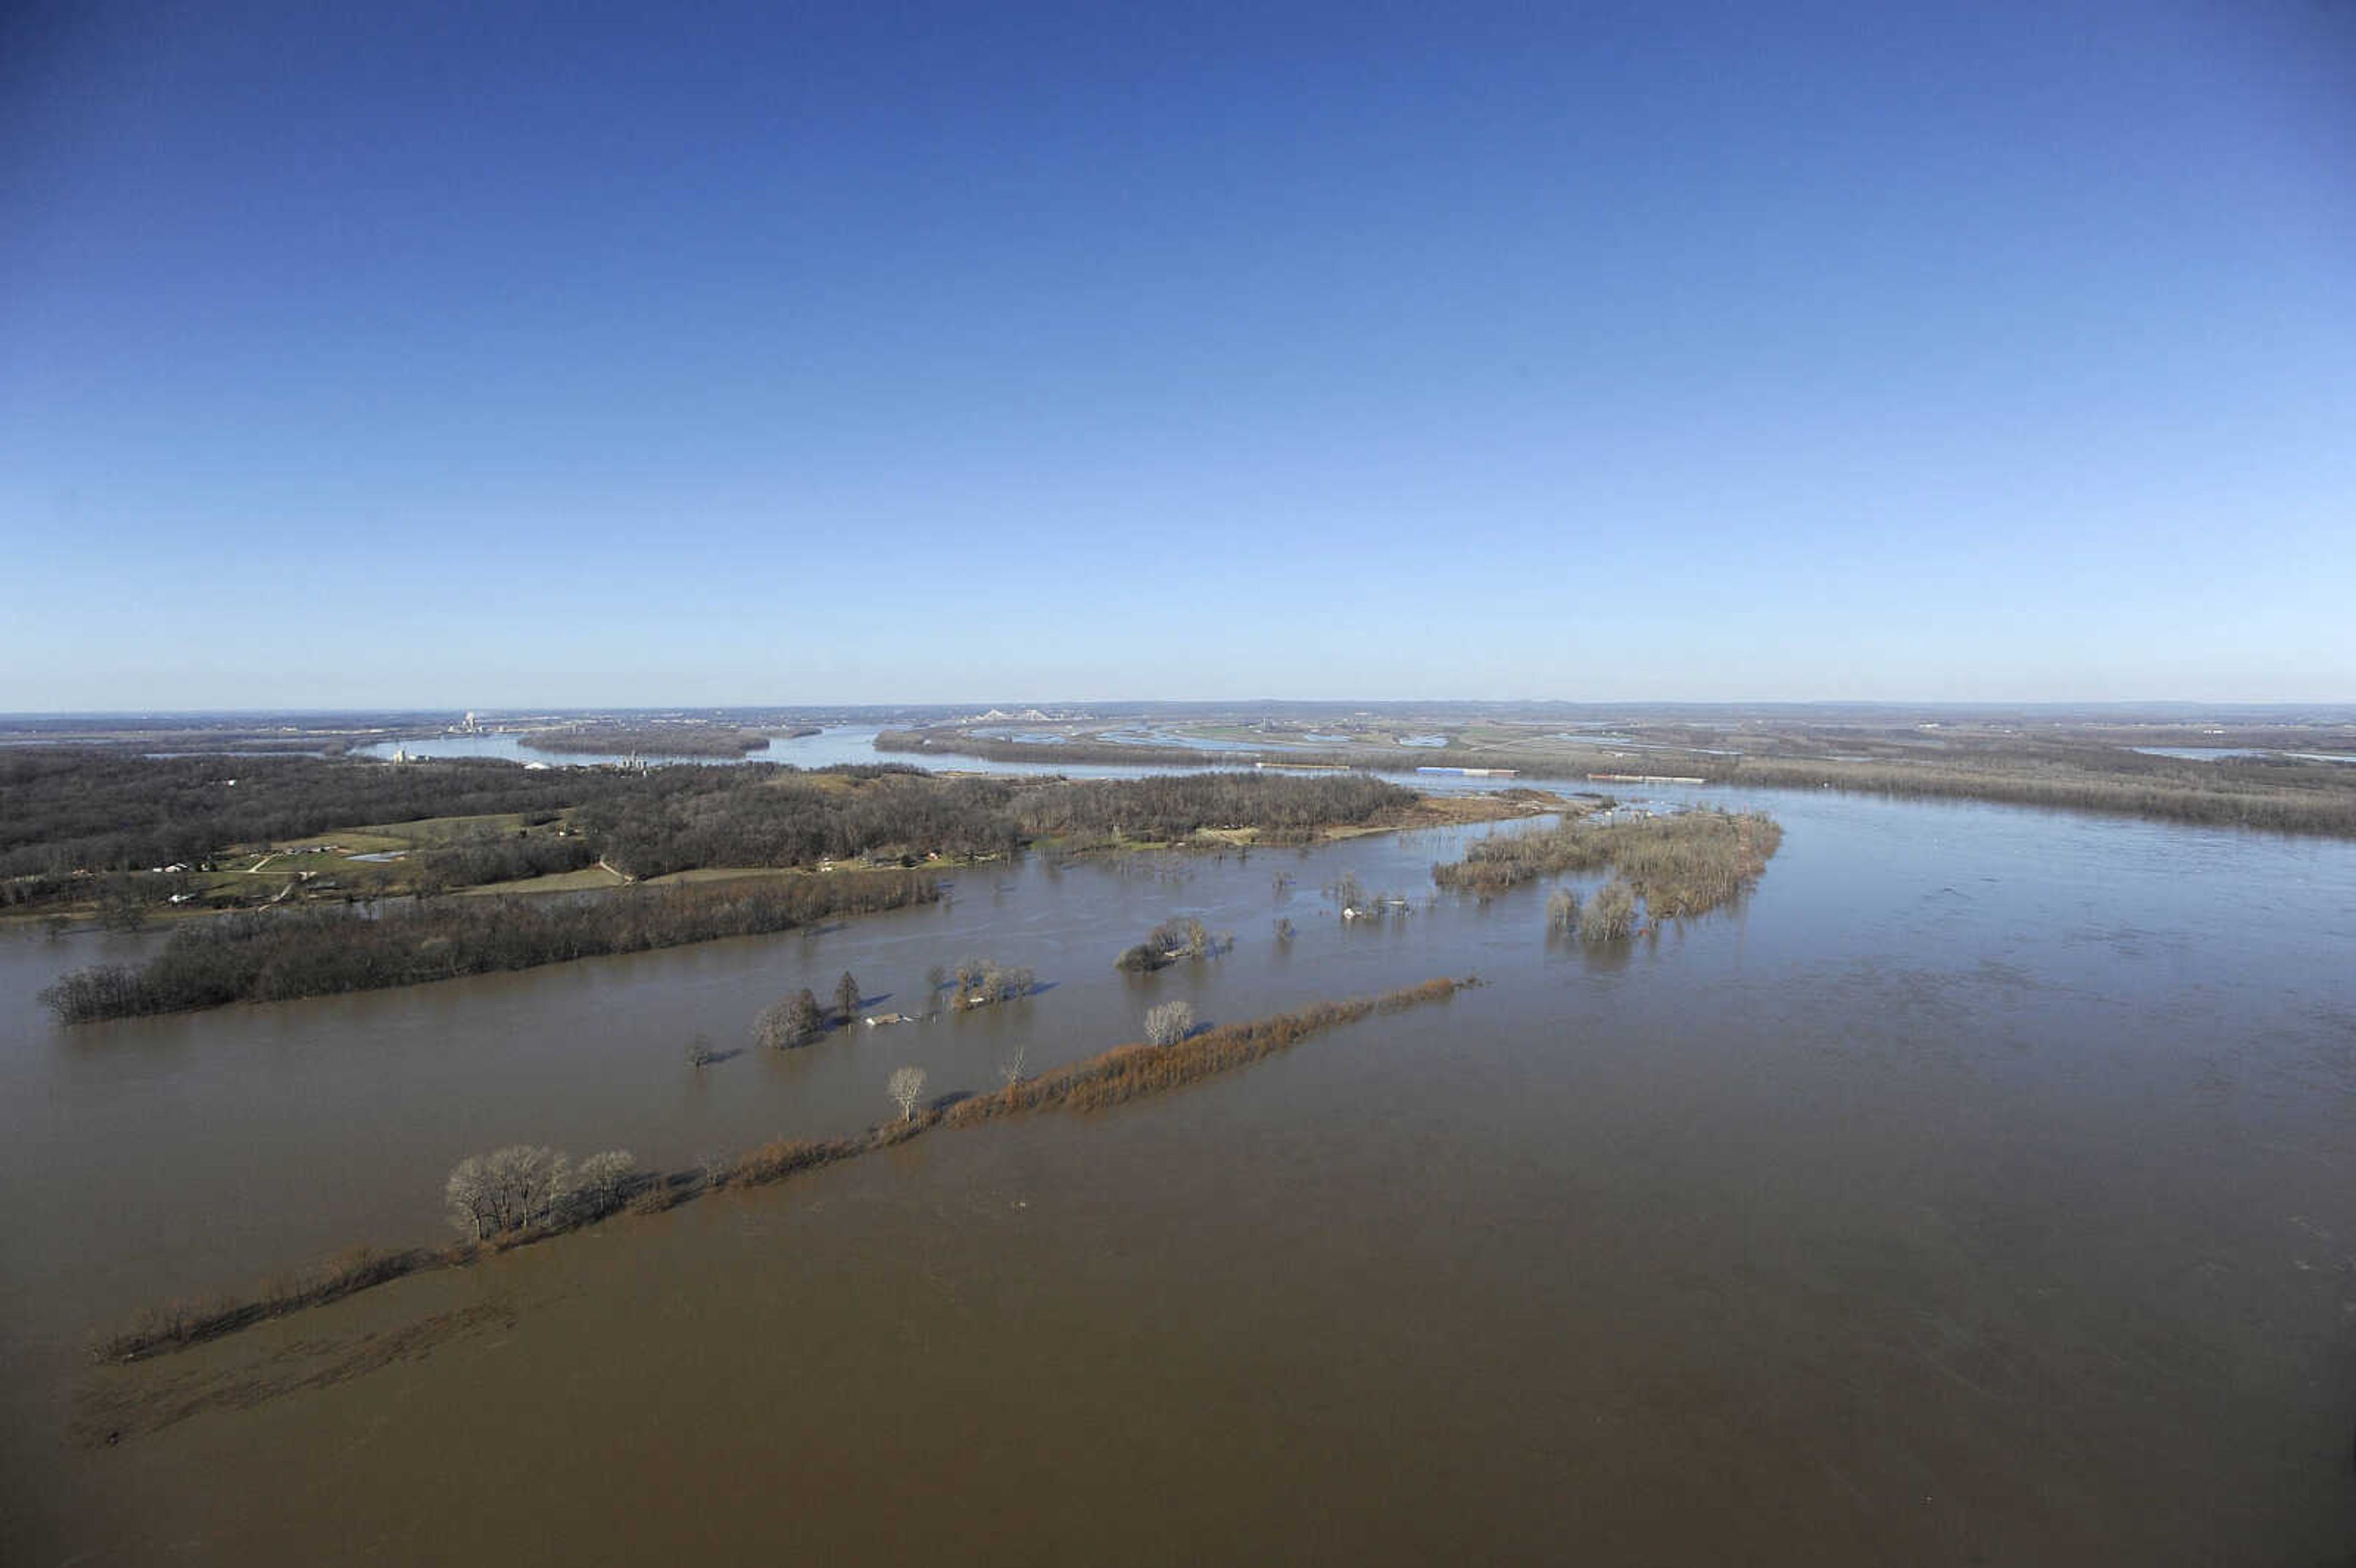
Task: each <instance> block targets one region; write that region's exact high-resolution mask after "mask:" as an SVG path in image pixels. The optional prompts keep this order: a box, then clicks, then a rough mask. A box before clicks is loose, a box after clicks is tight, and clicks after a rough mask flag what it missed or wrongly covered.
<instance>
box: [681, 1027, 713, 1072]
mask: <svg viewBox="0 0 2356 1568" xmlns="http://www.w3.org/2000/svg"><path fill="white" fill-rule="evenodd" d="M715 1054H717V1053H716V1052H714V1051H712V1040H711V1038H710V1037H709V1036H707V1035H701V1034H699V1035H697V1036H696V1037H695V1038H694V1039H693V1040H689V1041H688V1042H687V1064H688V1065H689V1066H690V1067H709V1066H711V1065H712V1058H713V1056H714V1055H715Z"/></svg>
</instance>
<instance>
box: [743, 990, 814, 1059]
mask: <svg viewBox="0 0 2356 1568" xmlns="http://www.w3.org/2000/svg"><path fill="white" fill-rule="evenodd" d="M825 1029H826V1013H825V1011H824V1009H822V1008H819V1005H818V997H817V996H816V995H814V994H813V993H812V992H811V990H810V988H809V987H808V986H804V987H802V988H801V989H800V990H798V991H796V992H795V993H794V994H793V995H792V996H790V997H787V998H786V999H785V1000H784V1001H782V1002H773V1003H771V1004H770V1005H769V1006H768V1007H766V1008H762V1009H761V1016H760V1017H759V1018H757V1019H754V1020H753V1038H754V1040H756V1041H758V1042H759V1043H761V1044H762V1045H765V1046H766V1047H768V1048H769V1049H770V1050H771V1051H786V1050H788V1049H790V1048H792V1047H794V1046H797V1045H808V1044H809V1042H810V1041H811V1040H816V1039H817V1038H818V1037H819V1035H820V1034H821V1033H823V1032H825Z"/></svg>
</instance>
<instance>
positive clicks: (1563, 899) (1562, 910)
mask: <svg viewBox="0 0 2356 1568" xmlns="http://www.w3.org/2000/svg"><path fill="white" fill-rule="evenodd" d="M1578 929H1579V895H1578V894H1577V893H1575V892H1572V891H1570V890H1569V888H1557V889H1555V891H1553V892H1551V893H1549V894H1548V895H1547V930H1548V931H1551V932H1554V933H1556V934H1558V935H1561V936H1568V935H1569V934H1570V933H1572V932H1574V931H1577V930H1578Z"/></svg>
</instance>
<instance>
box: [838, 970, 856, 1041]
mask: <svg viewBox="0 0 2356 1568" xmlns="http://www.w3.org/2000/svg"><path fill="white" fill-rule="evenodd" d="M834 1010H835V1011H836V1012H837V1013H839V1014H841V1018H842V1021H843V1024H844V1025H845V1027H848V1026H849V1025H850V1024H851V1020H852V1019H855V1018H857V1017H858V1015H859V982H858V981H856V980H854V979H852V978H851V971H850V970H848V969H845V970H844V971H843V972H842V978H841V979H840V980H837V981H836V982H835V983H834Z"/></svg>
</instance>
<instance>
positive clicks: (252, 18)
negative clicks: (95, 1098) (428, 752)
mask: <svg viewBox="0 0 2356 1568" xmlns="http://www.w3.org/2000/svg"><path fill="white" fill-rule="evenodd" d="M0 62H5V63H0V546H5V560H6V562H7V563H8V576H9V578H10V580H11V581H10V586H9V588H8V591H7V592H6V594H5V601H0V603H5V606H6V608H5V618H0V710H7V709H18V710H24V709H93V708H95V709H107V708H143V709H144V708H216V707H281V706H315V707H333V706H374V705H402V706H408V705H451V706H458V707H476V708H493V707H500V706H514V705H540V704H548V705H555V704H598V703H611V704H617V705H619V704H667V703H723V702H745V703H755V702H779V703H791V702H825V701H842V702H851V701H893V700H909V701H916V700H935V699H938V700H961V699H1013V698H1021V699H1101V698H1109V697H1118V696H1130V697H1162V698H1210V699H1216V698H1229V697H1232V698H1244V697H1260V696H1268V697H1297V698H1348V697H1356V698H1447V697H1466V698H1517V697H1530V698H1562V699H1574V700H1579V699H1595V700H1612V699H1622V700H1635V699H1938V700H1971V699H1992V700H2098V699H2164V698H2182V699H2253V700H2267V699H2279V700H2288V699H2299V700H2345V699H2356V630H2351V616H2350V606H2351V599H2356V594H2352V593H2351V590H2356V6H2351V5H2345V4H2339V3H2334V0H2248V3H2246V4H2236V5H2226V4H2222V3H2205V0H2204V3H2201V4H2190V5H2170V4H2167V3H2165V0H2140V3H2136V4H2126V5H2090V6H2076V5H2067V4H2050V3H2040V4H2034V5H2009V4H1986V5H1968V6H1954V7H1952V8H1948V9H1947V10H1946V11H1944V13H1941V12H1938V11H1937V10H1936V9H1935V8H1930V7H1913V6H1890V5H1774V6H1766V5H1756V6H1753V5H1692V6H1686V7H1676V6H1662V5H1651V4H1644V5H1626V6H1581V7H1572V6H1559V7H1549V6H1529V5H1515V6H1497V7H1489V6H1483V5H1451V6H1433V5H1413V6H1384V5H1368V4H1364V3H1354V4H1351V5H1334V6H1265V5H1261V6H1240V5H1239V6H1231V7H1229V6H1207V5H1197V6H1189V5H1158V6H1141V7H1130V6H1101V5H1089V6H1073V7H1069V8H1060V7H1039V6H1015V5H1010V6H1004V7H981V6H943V7H937V8H936V7H926V6H901V7H890V6H883V5H855V6H853V5H844V6H839V7H830V6H776V5H755V6H745V7H742V8H729V7H710V8H704V7H691V6H679V7H667V6H666V7H658V6H646V7H641V8H617V7H600V6H592V5H580V6H573V5H568V6H541V7H504V6H497V5H490V6H481V7H457V6H425V7H398V6H384V7H345V6H315V5H288V6H284V7H262V6H240V5H221V6H208V7H189V6H170V5H156V6H152V7H149V6H127V5H126V6H114V5H103V4H84V5H55V6H43V5H32V6H30V7H27V6H17V7H13V8H10V9H9V13H8V20H6V21H5V22H0Z"/></svg>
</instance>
